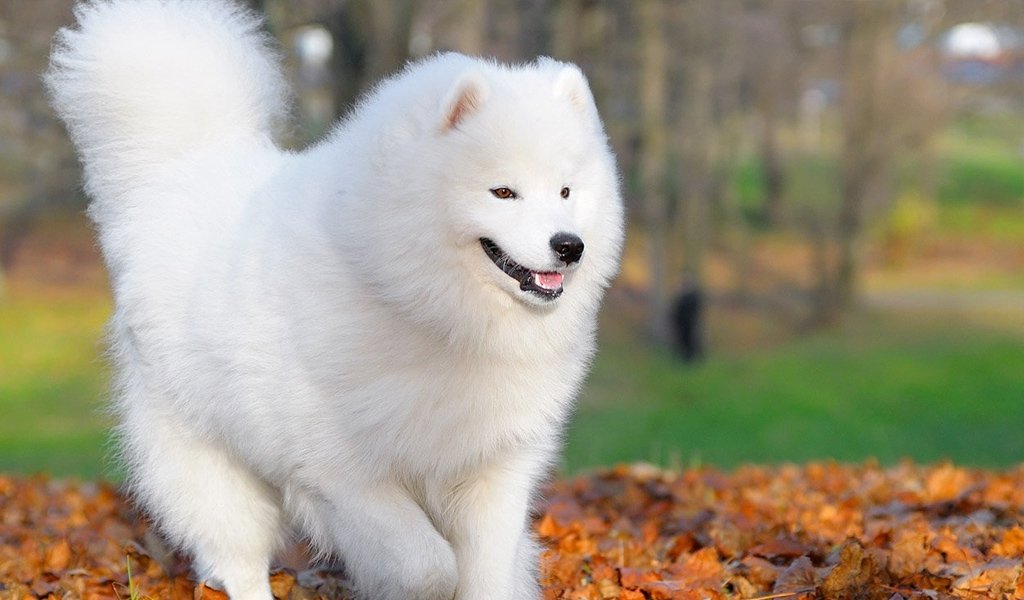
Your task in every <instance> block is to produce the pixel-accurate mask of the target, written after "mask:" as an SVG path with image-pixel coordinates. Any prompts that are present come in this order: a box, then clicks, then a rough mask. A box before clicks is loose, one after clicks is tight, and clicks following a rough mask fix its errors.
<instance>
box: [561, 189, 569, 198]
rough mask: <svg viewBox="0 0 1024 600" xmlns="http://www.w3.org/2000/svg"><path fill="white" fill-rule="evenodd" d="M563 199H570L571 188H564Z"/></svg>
mask: <svg viewBox="0 0 1024 600" xmlns="http://www.w3.org/2000/svg"><path fill="white" fill-rule="evenodd" d="M562 199H564V200H568V199H569V188H567V187H564V188H562Z"/></svg>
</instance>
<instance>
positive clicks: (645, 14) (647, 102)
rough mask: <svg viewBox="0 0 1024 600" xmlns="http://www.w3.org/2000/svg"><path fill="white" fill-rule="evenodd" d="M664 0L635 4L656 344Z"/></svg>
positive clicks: (664, 146) (662, 304)
mask: <svg viewBox="0 0 1024 600" xmlns="http://www.w3.org/2000/svg"><path fill="white" fill-rule="evenodd" d="M664 8H665V7H664V2H663V0H644V1H643V2H640V3H639V5H638V10H639V13H640V14H639V17H640V23H639V26H640V47H641V64H642V72H641V75H640V114H641V115H642V116H641V125H640V127H641V130H640V145H641V156H640V171H641V178H642V181H643V205H642V206H643V219H644V225H645V229H646V230H647V236H648V239H647V252H648V263H649V264H648V266H649V269H650V285H649V301H648V311H649V315H648V318H649V322H648V326H649V328H650V332H651V335H652V336H654V338H655V339H656V340H658V341H659V342H663V343H667V342H668V341H669V340H670V335H669V332H668V326H667V323H666V315H667V313H668V293H669V292H668V287H667V281H666V280H667V266H666V255H667V254H668V223H667V221H668V197H667V194H666V191H667V190H666V185H665V184H666V166H667V154H668V139H667V135H666V131H665V129H666V124H667V118H666V117H667V111H666V104H667V99H668V98H667V79H668V51H667V47H666V43H665V10H664Z"/></svg>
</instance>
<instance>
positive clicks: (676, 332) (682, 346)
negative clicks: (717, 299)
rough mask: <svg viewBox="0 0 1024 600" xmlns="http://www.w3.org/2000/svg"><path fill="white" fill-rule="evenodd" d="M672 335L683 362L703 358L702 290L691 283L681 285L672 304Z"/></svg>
mask: <svg viewBox="0 0 1024 600" xmlns="http://www.w3.org/2000/svg"><path fill="white" fill-rule="evenodd" d="M671 319H672V335H673V341H674V342H675V349H676V352H678V353H679V356H680V358H682V359H683V361H684V362H688V363H689V362H697V361H699V360H702V359H703V358H704V354H705V347H704V292H703V291H702V290H701V288H700V286H698V285H696V284H692V283H687V284H684V285H683V288H682V290H681V291H680V292H679V295H678V296H676V300H675V302H674V303H673V304H672V314H671Z"/></svg>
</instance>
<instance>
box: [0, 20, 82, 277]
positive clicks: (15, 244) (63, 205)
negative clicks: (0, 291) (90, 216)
mask: <svg viewBox="0 0 1024 600" xmlns="http://www.w3.org/2000/svg"><path fill="white" fill-rule="evenodd" d="M70 20H71V4H70V2H69V1H68V0H37V1H34V2H5V3H0V278H2V274H3V272H4V271H5V270H7V269H8V268H9V267H10V266H11V263H12V262H13V260H14V258H15V255H16V252H17V250H18V248H19V246H20V243H21V241H22V240H23V239H24V236H25V235H26V234H27V233H28V232H29V231H31V229H32V228H33V226H34V223H35V222H36V220H37V219H38V218H39V216H40V215H41V214H43V213H44V212H46V211H49V210H53V209H55V208H60V209H64V210H81V208H82V207H83V204H84V200H83V198H82V196H81V195H80V194H79V193H77V190H76V186H77V162H76V160H75V157H74V155H73V154H72V152H71V147H70V145H69V144H68V142H67V139H66V135H65V134H64V130H63V128H62V127H61V126H60V124H59V123H58V122H57V121H56V119H55V118H54V116H53V113H52V111H51V110H50V108H49V106H48V104H47V102H46V96H45V94H44V93H43V86H42V81H41V80H40V78H39V74H40V73H41V72H42V71H43V70H44V69H45V67H46V63H47V55H48V52H49V49H50V39H51V37H52V36H53V33H54V32H55V31H56V30H57V28H58V27H59V26H61V25H63V24H65V23H67V22H69V21H70Z"/></svg>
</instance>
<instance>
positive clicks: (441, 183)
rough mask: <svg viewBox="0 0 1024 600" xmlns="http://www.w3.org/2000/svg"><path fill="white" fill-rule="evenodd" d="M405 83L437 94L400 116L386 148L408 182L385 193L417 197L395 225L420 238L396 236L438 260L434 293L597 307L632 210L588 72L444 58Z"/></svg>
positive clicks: (396, 180) (500, 306)
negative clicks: (626, 211)
mask: <svg viewBox="0 0 1024 600" xmlns="http://www.w3.org/2000/svg"><path fill="white" fill-rule="evenodd" d="M418 70H419V72H417V71H418ZM417 78H418V79H419V81H416V79H417ZM406 79H411V80H412V81H405V80H406ZM391 85H393V86H395V87H396V88H402V87H406V88H407V90H408V91H407V93H415V92H413V90H415V89H416V88H417V87H419V86H424V87H428V88H431V89H432V90H433V91H434V94H433V95H432V97H431V95H429V94H422V92H421V95H422V97H421V98H419V99H418V100H417V101H416V102H415V106H414V107H413V108H412V109H411V111H410V115H409V116H408V117H407V118H403V119H402V120H400V121H398V122H393V123H391V124H390V126H389V127H388V128H387V132H388V133H386V135H385V137H384V141H383V142H382V144H381V145H380V147H379V148H378V154H377V156H378V159H377V162H378V163H379V164H380V166H381V169H382V171H384V172H388V173H389V175H388V180H387V181H386V182H385V185H389V186H394V187H390V189H389V191H388V192H387V193H386V194H385V195H386V196H387V198H388V199H390V198H392V197H393V196H394V195H395V194H396V193H398V194H401V195H402V196H403V197H404V198H406V201H405V202H403V204H405V205H406V207H407V210H405V211H399V212H398V213H393V214H392V215H391V218H392V219H393V220H394V223H393V224H392V227H391V229H392V230H393V231H395V230H402V231H405V232H406V235H407V236H416V239H414V240H411V239H406V240H394V243H395V244H406V246H405V247H404V249H403V250H404V251H403V252H402V254H403V255H405V256H406V257H407V258H406V259H405V260H406V261H408V257H409V256H410V252H409V251H408V250H409V248H410V247H415V248H416V250H415V251H414V252H413V254H415V255H417V256H418V258H416V259H415V260H414V262H419V263H421V265H428V264H429V265H430V267H429V273H428V274H427V277H426V278H420V279H421V282H420V284H419V286H418V287H419V289H420V290H421V292H422V293H421V298H422V299H423V301H425V302H441V303H442V304H444V305H445V306H444V307H443V308H442V309H441V310H447V311H452V310H454V309H458V310H460V311H461V314H466V312H467V311H466V310H464V309H466V308H467V305H469V304H473V305H476V306H479V305H480V304H481V303H483V304H487V305H491V306H492V308H493V310H490V311H488V312H489V313H490V314H502V311H505V314H508V313H509V311H513V312H514V311H519V310H522V309H524V308H525V309H526V310H528V311H531V312H538V311H539V312H541V313H544V314H547V313H551V312H553V311H558V310H559V309H560V307H568V306H570V305H571V306H573V307H574V308H577V309H586V310H587V311H588V312H593V311H594V310H596V307H597V304H598V303H599V301H600V297H601V294H602V293H603V290H604V288H605V287H606V286H607V284H608V282H609V281H610V279H611V277H613V276H614V274H615V272H616V270H617V267H618V257H619V253H620V249H621V244H622V235H623V234H622V205H621V199H620V196H619V190H618V187H619V182H618V177H617V174H616V170H615V165H614V159H613V157H612V155H611V152H610V150H609V147H608V143H607V139H606V136H605V134H604V131H603V128H602V126H601V122H600V120H599V118H598V114H597V109H596V107H595V105H594V100H593V97H592V95H591V93H590V89H589V87H588V85H587V81H586V79H585V78H584V76H583V74H582V73H581V72H580V70H579V69H578V68H576V67H575V66H572V65H568V64H564V63H559V62H556V61H553V60H549V59H542V60H541V61H539V62H538V63H535V64H532V65H526V66H521V67H506V66H502V65H496V64H494V63H489V62H483V61H479V60H475V59H470V58H467V57H463V56H459V55H442V56H440V57H436V58H434V59H432V60H431V61H428V62H427V63H423V64H420V65H415V66H413V67H410V69H409V70H407V71H406V73H405V74H403V75H400V76H399V77H398V78H396V79H395V80H394V81H393V82H392V83H391ZM397 189H400V190H401V191H400V192H399V191H396V190H397ZM382 201H388V200H387V199H382ZM424 255H429V256H424ZM377 268H378V270H381V269H390V268H393V267H387V266H385V265H378V267H377ZM423 279H426V280H423ZM408 284H410V282H408V281H406V282H405V283H403V284H401V285H403V286H404V285H408ZM389 287H392V288H394V287H395V286H389ZM421 304H422V302H421ZM419 312H420V314H423V315H427V314H429V313H432V312H433V311H431V310H430V309H429V308H427V307H422V306H421V307H420V311H419ZM449 318H454V316H450V317H449ZM430 320H437V315H434V316H433V317H431V318H430Z"/></svg>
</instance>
